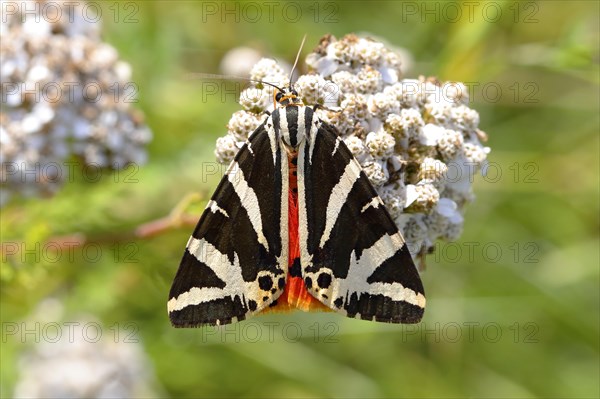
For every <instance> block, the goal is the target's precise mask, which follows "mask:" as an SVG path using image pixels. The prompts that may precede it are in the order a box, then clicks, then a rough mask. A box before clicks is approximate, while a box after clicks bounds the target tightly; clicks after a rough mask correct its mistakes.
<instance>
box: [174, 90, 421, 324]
mask: <svg viewBox="0 0 600 399" xmlns="http://www.w3.org/2000/svg"><path fill="white" fill-rule="evenodd" d="M262 83H266V82H262ZM266 84H269V85H271V86H274V87H275V88H276V89H277V90H276V97H275V101H276V104H277V107H276V108H275V110H274V111H273V112H272V113H271V114H270V115H269V116H268V117H267V118H266V119H265V120H264V122H263V123H262V124H261V125H260V126H259V127H258V128H257V129H256V130H255V131H254V132H253V133H252V134H251V135H250V137H249V138H248V140H247V141H246V143H245V145H244V146H243V147H242V148H241V149H240V150H239V152H238V154H237V155H236V157H235V158H234V160H233V161H232V163H231V165H230V166H229V168H228V169H227V172H226V174H225V176H224V178H223V179H222V180H221V182H220V184H219V186H218V187H217V189H216V190H215V192H214V194H213V196H212V198H211V200H210V201H209V202H208V204H207V206H206V209H205V211H204V213H203V214H202V216H201V218H200V220H199V222H198V224H197V226H196V228H195V230H194V232H193V233H192V236H191V237H190V239H189V241H188V243H187V246H186V249H185V252H184V255H183V258H182V260H181V264H180V266H179V269H178V271H177V274H176V276H175V279H174V281H173V285H172V287H171V291H170V294H169V301H168V312H169V317H170V320H171V323H172V324H173V326H175V327H199V326H203V325H222V324H229V323H233V322H236V321H240V320H244V319H246V318H248V317H250V316H253V315H255V314H257V313H260V312H263V311H267V310H269V311H270V310H273V311H277V310H290V309H296V308H297V309H302V310H307V311H308V310H330V309H331V310H334V311H337V312H340V313H342V314H344V315H346V316H348V317H355V318H360V319H365V320H374V321H380V322H388V323H417V322H419V321H420V320H421V318H422V316H423V312H424V309H425V296H424V290H423V285H422V283H421V279H420V277H419V274H418V272H417V269H416V267H415V265H414V263H413V260H412V258H411V255H410V252H409V250H408V247H407V245H406V243H405V242H404V239H403V237H402V235H401V234H400V232H399V231H398V227H397V226H396V224H395V223H394V222H393V220H392V218H391V217H390V215H389V213H388V212H387V210H386V208H385V206H384V205H383V202H382V200H381V198H379V196H378V195H377V193H376V191H375V189H374V188H373V187H372V186H371V184H370V182H369V180H368V178H367V176H366V175H365V173H364V172H363V171H362V169H361V167H360V165H359V163H358V162H357V161H356V159H354V157H353V156H352V154H351V152H350V150H349V149H348V148H347V147H346V145H345V144H344V142H343V140H342V139H341V138H340V137H339V134H338V133H337V131H336V129H335V128H334V127H333V126H332V125H330V124H327V123H325V122H323V121H321V120H320V119H319V118H318V117H317V116H316V113H315V109H314V108H311V107H308V106H305V105H304V104H303V103H302V101H301V99H300V98H299V97H298V93H297V92H296V91H295V90H294V89H293V85H292V84H290V85H289V87H287V88H284V89H280V88H279V87H277V86H275V85H272V84H270V83H266Z"/></svg>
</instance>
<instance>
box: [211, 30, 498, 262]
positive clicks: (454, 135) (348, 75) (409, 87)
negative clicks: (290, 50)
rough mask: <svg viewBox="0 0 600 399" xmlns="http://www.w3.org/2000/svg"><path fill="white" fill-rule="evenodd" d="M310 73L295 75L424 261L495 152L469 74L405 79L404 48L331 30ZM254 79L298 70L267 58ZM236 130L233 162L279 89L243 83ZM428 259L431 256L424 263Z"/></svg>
mask: <svg viewBox="0 0 600 399" xmlns="http://www.w3.org/2000/svg"><path fill="white" fill-rule="evenodd" d="M306 63H307V64H308V66H309V68H310V72H309V73H308V74H305V75H302V76H300V77H299V78H298V79H297V80H296V82H295V83H294V88H295V89H296V90H297V91H298V93H299V95H300V97H301V98H302V100H303V102H304V104H305V105H309V106H312V105H315V104H321V105H324V106H325V107H326V108H328V109H318V110H317V113H318V115H319V117H320V118H321V119H322V120H324V121H326V122H329V123H331V124H332V125H334V126H335V127H336V128H337V129H338V131H339V133H340V135H341V137H342V138H343V139H344V142H345V144H346V145H347V147H348V148H349V149H350V151H351V152H352V153H353V154H354V156H355V157H356V159H357V160H358V161H359V162H360V164H361V165H362V167H363V170H364V171H365V173H366V175H367V176H368V177H369V179H370V181H371V183H372V184H373V186H374V187H375V189H376V190H377V192H378V193H379V195H380V196H381V198H382V199H383V201H384V203H385V204H386V207H387V209H388V211H389V212H390V215H391V216H392V218H393V219H394V221H395V222H396V224H397V225H398V227H399V228H400V230H401V231H402V233H403V235H404V237H405V239H406V241H407V243H408V245H409V248H410V251H411V253H412V255H413V257H414V258H415V259H416V261H417V262H419V263H421V261H422V259H423V258H424V256H418V255H425V254H427V253H430V252H432V250H433V248H434V244H435V242H436V240H438V239H442V240H447V241H453V240H456V239H457V238H458V237H459V236H460V234H461V232H462V227H463V222H464V219H463V215H464V207H465V205H466V204H467V203H468V202H470V201H472V200H473V199H474V196H473V192H472V188H471V184H472V182H473V176H474V174H476V173H478V172H479V171H480V170H481V168H482V166H484V163H485V161H486V157H487V154H488V152H489V148H488V147H484V146H483V145H482V144H481V141H485V139H486V135H485V133H484V132H482V131H481V130H479V129H478V125H479V114H478V113H477V112H476V111H475V110H472V109H470V108H469V107H468V105H467V104H468V93H467V89H466V87H465V86H464V85H463V84H461V83H445V84H442V83H441V82H438V81H437V80H436V79H434V78H423V77H420V78H419V79H401V72H400V58H399V57H398V55H397V54H396V53H394V52H392V51H391V50H388V49H387V48H386V47H385V46H384V45H383V44H382V43H379V42H377V41H374V40H371V39H366V38H359V37H357V36H355V35H347V36H345V37H344V38H342V39H341V40H336V39H335V38H334V37H333V36H330V35H328V36H325V37H323V38H322V39H321V42H320V44H319V46H318V47H317V48H316V49H315V50H314V51H313V52H312V53H310V54H309V55H308V56H307V58H306ZM250 78H251V79H253V80H263V81H267V82H270V83H274V84H276V85H279V86H286V85H287V84H288V83H289V82H288V76H287V74H286V73H285V71H284V70H283V69H282V68H281V67H280V66H279V65H278V64H277V63H276V62H275V61H274V60H271V59H262V60H261V61H259V62H258V63H257V64H256V65H255V66H254V68H253V69H252V71H251V73H250ZM240 104H241V105H242V107H243V110H242V111H238V112H236V113H234V114H233V116H232V118H231V120H230V121H229V123H228V125H227V127H228V130H229V131H228V134H227V135H225V136H224V137H221V138H219V139H218V140H217V146H216V150H215V153H216V156H217V159H218V160H219V162H221V163H224V164H227V163H229V162H231V160H232V159H233V157H234V156H235V154H236V153H237V151H238V150H239V148H240V147H241V146H242V145H243V143H244V141H245V140H246V138H247V137H248V135H249V134H251V133H252V132H253V131H254V130H255V129H256V128H257V127H258V126H259V125H260V123H261V122H262V121H263V120H264V119H265V118H266V116H265V115H264V114H263V112H264V111H265V110H271V109H272V108H273V89H272V88H271V87H270V86H267V85H261V84H260V83H257V84H254V85H253V86H252V87H250V88H248V89H246V90H245V91H243V92H242V93H241V97H240ZM421 266H423V265H421Z"/></svg>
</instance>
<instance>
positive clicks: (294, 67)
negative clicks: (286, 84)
mask: <svg viewBox="0 0 600 399" xmlns="http://www.w3.org/2000/svg"><path fill="white" fill-rule="evenodd" d="M305 41H306V34H305V35H304V37H303V38H302V43H300V49H298V54H296V61H294V66H293V67H292V70H291V71H290V78H289V81H290V89H291V88H292V86H293V82H292V76H293V75H294V70H295V69H296V65H298V60H299V59H300V53H302V47H304V42H305Z"/></svg>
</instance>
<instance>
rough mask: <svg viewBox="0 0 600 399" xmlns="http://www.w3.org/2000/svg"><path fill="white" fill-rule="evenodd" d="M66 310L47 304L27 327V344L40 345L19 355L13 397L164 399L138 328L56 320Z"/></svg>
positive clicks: (51, 302) (88, 319)
mask: <svg viewBox="0 0 600 399" xmlns="http://www.w3.org/2000/svg"><path fill="white" fill-rule="evenodd" d="M62 310H63V306H62V304H60V303H59V302H58V301H57V300H56V299H45V300H44V301H42V302H41V303H40V304H39V305H38V308H37V309H36V310H35V312H34V314H33V315H32V316H33V317H32V319H31V320H28V321H25V322H23V324H22V325H24V326H25V325H27V326H32V327H30V328H31V330H30V331H29V334H30V335H29V336H28V342H29V339H31V341H32V342H33V341H34V340H33V337H35V345H31V346H29V348H27V349H26V350H24V351H23V352H22V354H21V356H20V359H19V364H18V372H19V379H18V381H17V383H16V386H15V389H14V396H13V397H15V398H151V397H161V395H160V394H159V393H158V392H157V391H158V390H160V387H159V386H158V384H157V382H156V378H155V376H154V372H153V368H152V366H151V363H150V361H149V359H148V357H147V355H146V354H145V353H144V349H143V347H142V345H141V344H140V343H139V342H138V340H139V337H138V335H137V333H136V331H137V330H134V328H136V326H135V324H134V323H129V324H126V323H125V324H122V325H120V324H118V323H117V324H114V325H112V326H104V325H103V324H101V323H99V322H97V321H94V320H93V319H92V318H91V317H90V316H86V317H85V318H80V319H77V320H75V321H68V322H67V321H66V322H63V323H61V322H57V321H56V320H59V319H56V318H53V315H54V314H57V313H59V314H60V313H62ZM42 312H44V313H42ZM40 325H41V326H42V327H40ZM33 326H37V334H38V335H35V334H36V329H35V328H34V327H33ZM16 336H17V337H20V335H16ZM12 338H13V337H12V336H11V337H10V338H8V339H12Z"/></svg>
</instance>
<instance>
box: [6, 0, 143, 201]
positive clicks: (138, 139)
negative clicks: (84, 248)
mask: <svg viewBox="0 0 600 399" xmlns="http://www.w3.org/2000/svg"><path fill="white" fill-rule="evenodd" d="M36 3H37V4H38V7H33V8H32V9H28V10H29V11H27V12H26V13H23V14H21V13H20V12H14V13H5V14H3V15H2V21H1V22H0V32H1V34H2V41H1V42H0V56H1V61H0V62H1V64H0V70H1V72H0V81H1V84H2V110H1V111H0V144H1V146H0V163H1V171H0V205H3V204H5V203H6V202H7V201H8V199H9V198H10V196H11V195H13V194H21V195H48V194H52V193H54V192H56V191H57V190H58V189H59V188H60V186H61V185H62V183H63V182H64V181H65V180H66V177H67V175H68V173H69V170H70V167H69V164H70V163H71V162H70V161H71V158H73V157H75V158H78V159H80V160H82V162H83V164H85V165H86V166H92V167H96V168H109V169H121V168H124V167H126V166H127V165H128V164H131V163H136V164H142V163H144V162H145V161H146V157H147V156H146V151H145V145H146V144H147V143H148V142H149V141H150V140H151V137H152V134H151V132H150V129H148V127H146V125H145V124H144V123H143V115H142V114H141V113H140V112H138V111H136V110H134V109H132V108H131V107H130V105H131V104H130V103H132V102H135V96H136V91H137V88H136V86H135V84H134V83H132V82H131V81H130V79H131V67H130V66H129V65H128V64H127V63H125V62H123V61H120V60H119V58H118V53H117V51H116V50H115V49H114V48H113V47H112V46H110V45H109V44H106V43H104V42H102V40H101V38H100V25H99V24H98V23H97V22H91V21H90V20H89V19H86V18H84V15H87V14H86V13H85V12H84V11H85V10H84V9H83V7H84V4H83V3H76V4H75V5H74V4H67V3H69V2H62V1H59V2H56V1H55V2H51V3H53V5H54V6H57V7H61V11H62V12H61V14H60V15H61V18H56V19H55V20H49V19H48V18H45V17H44V16H43V15H39V14H36V12H38V13H42V12H43V11H42V10H44V5H43V4H41V6H40V3H43V2H36ZM69 6H70V7H74V8H73V9H72V10H70V11H69V10H68V8H69ZM17 9H18V10H17V11H23V10H25V8H22V7H17ZM32 10H37V11H32Z"/></svg>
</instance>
